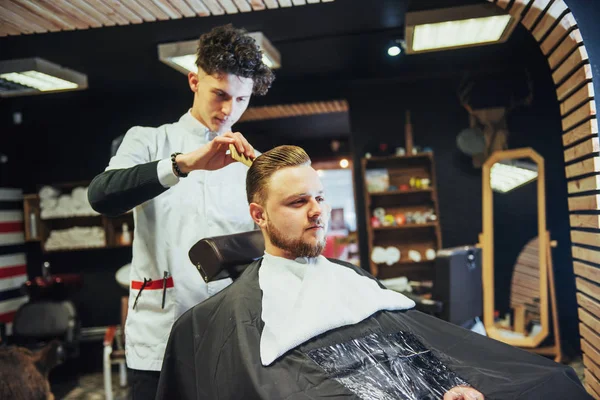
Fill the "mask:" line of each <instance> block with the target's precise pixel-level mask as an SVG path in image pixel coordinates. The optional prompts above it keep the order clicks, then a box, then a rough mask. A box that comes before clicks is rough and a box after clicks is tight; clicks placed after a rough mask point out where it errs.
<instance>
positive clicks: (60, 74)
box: [0, 57, 87, 97]
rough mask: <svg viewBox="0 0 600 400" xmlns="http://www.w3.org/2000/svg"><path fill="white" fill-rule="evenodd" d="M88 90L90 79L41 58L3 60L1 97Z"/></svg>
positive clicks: (0, 68)
mask: <svg viewBox="0 0 600 400" xmlns="http://www.w3.org/2000/svg"><path fill="white" fill-rule="evenodd" d="M86 88H87V76H86V75H85V74H81V73H79V72H76V71H73V70H70V69H68V68H63V67H61V66H60V65H57V64H54V63H52V62H50V61H47V60H44V59H42V58H37V57H36V58H22V59H16V60H5V61H0V97H16V96H26V95H31V94H42V93H52V92H64V91H70V90H82V89H86Z"/></svg>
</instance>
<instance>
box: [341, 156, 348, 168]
mask: <svg viewBox="0 0 600 400" xmlns="http://www.w3.org/2000/svg"><path fill="white" fill-rule="evenodd" d="M348 165H349V163H348V160H346V159H345V158H342V159H341V160H340V167H342V168H348Z"/></svg>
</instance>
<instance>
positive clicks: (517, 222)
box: [348, 38, 579, 351]
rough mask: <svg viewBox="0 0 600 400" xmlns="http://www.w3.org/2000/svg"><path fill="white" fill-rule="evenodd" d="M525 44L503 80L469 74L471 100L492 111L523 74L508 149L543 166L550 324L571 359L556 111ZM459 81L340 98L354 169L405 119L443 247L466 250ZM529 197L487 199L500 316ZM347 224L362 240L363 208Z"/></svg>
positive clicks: (398, 142)
mask: <svg viewBox="0 0 600 400" xmlns="http://www.w3.org/2000/svg"><path fill="white" fill-rule="evenodd" d="M530 39H531V43H530V44H531V45H532V47H531V51H532V53H531V54H530V56H528V57H520V56H519V55H515V57H516V58H515V59H514V63H513V64H512V65H511V66H510V67H506V70H505V72H502V73H495V74H489V76H488V78H487V79H486V74H485V73H482V74H481V75H479V78H478V79H479V80H480V81H482V82H484V83H482V84H480V85H479V86H480V87H482V88H484V89H485V90H479V91H478V92H477V93H475V94H476V95H477V96H475V97H477V101H478V102H479V104H480V105H481V106H484V105H487V106H495V105H498V101H499V97H500V96H502V97H503V98H504V100H505V101H506V100H507V99H508V97H507V96H506V90H505V89H506V85H507V83H509V82H510V81H511V80H510V79H507V76H510V74H515V75H516V76H521V77H522V76H523V70H524V69H526V70H528V71H529V72H530V74H531V76H532V79H533V85H534V97H533V102H532V104H531V106H521V107H517V108H516V109H514V110H513V111H512V112H511V113H510V114H509V115H508V118H507V121H508V128H509V132H510V136H509V147H510V148H520V147H531V148H533V149H534V150H536V151H537V152H538V153H540V154H541V155H542V156H543V157H544V159H545V164H546V198H547V217H548V218H547V219H548V230H549V231H550V233H551V237H552V239H554V240H557V241H558V244H559V246H558V247H557V248H556V249H553V261H554V269H555V276H556V281H557V283H558V284H557V285H558V286H557V287H558V289H557V290H558V306H559V319H560V325H561V329H562V335H563V340H564V342H565V343H566V344H567V347H568V351H569V350H571V351H572V350H573V349H577V348H578V347H579V344H578V329H577V305H576V299H575V283H574V277H573V266H572V261H571V254H570V252H571V251H570V245H571V242H570V236H569V219H568V207H567V196H566V179H565V170H564V161H563V151H562V140H561V133H562V130H561V122H560V113H559V106H558V102H557V100H556V95H555V93H554V85H553V83H552V80H551V74H550V71H549V68H548V66H547V62H546V60H545V58H544V57H543V55H542V54H541V52H540V51H539V49H537V48H536V44H535V43H534V42H533V38H530ZM525 60H526V61H525ZM515 68H516V69H515ZM519 71H520V72H521V73H520V74H519V73H518V72H519ZM515 79H517V78H515ZM460 83H461V78H460V77H459V76H452V77H447V78H437V79H436V78H435V77H432V78H431V79H420V80H417V81H412V82H406V81H403V80H402V79H401V78H399V79H398V81H397V82H393V81H390V80H388V81H385V82H381V83H376V82H371V83H365V84H355V85H353V86H352V89H351V91H350V94H349V97H348V99H349V102H350V122H351V126H352V143H353V146H354V155H355V162H356V164H355V165H357V166H360V162H359V160H360V157H362V156H364V153H365V152H367V151H370V152H372V151H373V150H374V149H376V148H377V145H378V144H379V143H388V144H389V145H390V146H391V147H392V148H393V147H396V146H402V145H404V123H405V117H404V111H405V110H410V111H411V120H412V125H413V135H414V142H415V144H416V145H421V146H429V147H431V148H432V149H433V150H434V156H435V163H436V175H437V181H438V193H439V202H440V221H441V226H442V238H443V247H445V248H450V247H455V246H461V245H473V244H476V243H477V242H478V234H479V233H480V232H481V231H482V220H481V215H482V206H481V171H480V170H475V169H474V168H473V167H472V166H471V160H470V159H468V158H467V157H466V156H464V155H463V154H462V153H460V151H459V150H458V148H457V146H456V136H457V135H458V133H459V132H460V131H461V130H462V129H464V128H466V127H468V126H469V117H468V113H467V111H466V110H465V109H464V108H462V107H461V106H460V104H459V102H458V99H457V93H456V91H457V88H458V87H459V85H460ZM521 83H522V85H521V86H522V88H523V89H525V92H526V90H527V89H526V84H525V83H524V82H517V84H521ZM476 87H477V86H476ZM517 94H518V93H517ZM374 99H376V100H377V101H374ZM506 104H507V103H506ZM474 108H477V107H474ZM355 172H356V175H355V176H356V179H357V197H358V204H359V205H360V204H363V203H362V202H363V196H362V190H363V189H362V188H363V184H362V182H361V179H360V172H359V171H358V170H356V171H355ZM536 196H537V193H536V186H535V184H529V185H527V186H525V187H522V188H520V189H517V190H516V191H514V192H512V193H509V194H507V195H495V197H494V200H495V205H494V213H495V220H496V224H495V227H494V229H495V239H496V245H495V247H496V252H495V272H496V275H495V287H496V307H497V308H498V309H499V310H500V311H501V312H505V311H508V308H509V306H508V300H509V298H508V294H509V288H510V280H511V273H512V268H513V266H514V263H515V261H516V258H517V256H518V254H519V252H520V251H521V249H522V248H523V246H524V245H525V244H526V243H527V242H528V241H529V240H530V239H532V238H533V237H535V235H537V208H536V203H535V201H536ZM357 216H358V219H359V229H360V231H359V234H360V236H361V237H366V235H367V234H366V225H365V223H364V222H363V221H365V212H364V207H361V206H359V207H357ZM368 257H369V254H368V252H367V247H366V242H365V241H362V242H361V263H362V264H363V265H368Z"/></svg>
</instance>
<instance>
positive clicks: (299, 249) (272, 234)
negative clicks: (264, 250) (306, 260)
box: [267, 221, 326, 258]
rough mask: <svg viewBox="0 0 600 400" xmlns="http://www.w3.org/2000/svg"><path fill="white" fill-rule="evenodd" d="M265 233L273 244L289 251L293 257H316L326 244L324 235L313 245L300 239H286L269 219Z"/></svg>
mask: <svg viewBox="0 0 600 400" xmlns="http://www.w3.org/2000/svg"><path fill="white" fill-rule="evenodd" d="M318 223H320V221H319V222H318ZM267 235H268V236H269V239H270V240H271V243H272V244H273V245H274V246H276V247H279V248H280V249H282V250H284V251H287V252H289V253H290V254H291V255H292V256H294V257H295V258H298V257H318V256H319V255H321V253H322V252H323V250H324V249H325V244H326V240H325V237H323V239H322V240H319V241H318V242H317V243H316V244H314V245H312V244H310V243H306V242H304V241H303V240H302V239H287V238H286V237H285V236H284V235H283V234H282V233H281V231H280V230H278V229H277V228H276V227H275V225H273V224H271V221H268V222H267Z"/></svg>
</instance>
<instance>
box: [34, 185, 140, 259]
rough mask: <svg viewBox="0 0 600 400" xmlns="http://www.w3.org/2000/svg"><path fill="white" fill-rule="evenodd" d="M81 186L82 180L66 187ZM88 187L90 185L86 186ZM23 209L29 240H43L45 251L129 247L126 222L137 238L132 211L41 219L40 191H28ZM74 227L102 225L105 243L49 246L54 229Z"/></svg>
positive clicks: (64, 186)
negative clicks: (123, 237)
mask: <svg viewBox="0 0 600 400" xmlns="http://www.w3.org/2000/svg"><path fill="white" fill-rule="evenodd" d="M76 186H81V183H72V184H63V185H62V187H61V188H62V189H64V188H73V187H76ZM86 186H87V185H86ZM23 212H24V224H25V240H26V241H27V242H39V243H40V246H41V248H42V251H43V252H44V253H55V252H69V251H85V250H93V249H106V248H119V247H128V246H130V245H123V244H121V243H120V242H119V237H120V234H121V232H122V228H121V227H122V225H123V223H126V224H127V225H128V226H129V231H130V233H131V235H132V237H133V213H132V212H128V213H126V214H123V215H120V216H118V217H114V218H113V217H107V216H104V215H100V214H98V215H83V216H72V217H52V218H45V219H42V218H41V210H40V198H39V196H38V195H37V194H26V195H24V196H23ZM73 227H99V228H102V230H103V232H104V236H105V244H104V245H103V246H90V247H83V246H82V247H66V248H50V249H46V242H47V240H48V237H49V236H50V232H51V231H53V230H63V229H69V228H73Z"/></svg>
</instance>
